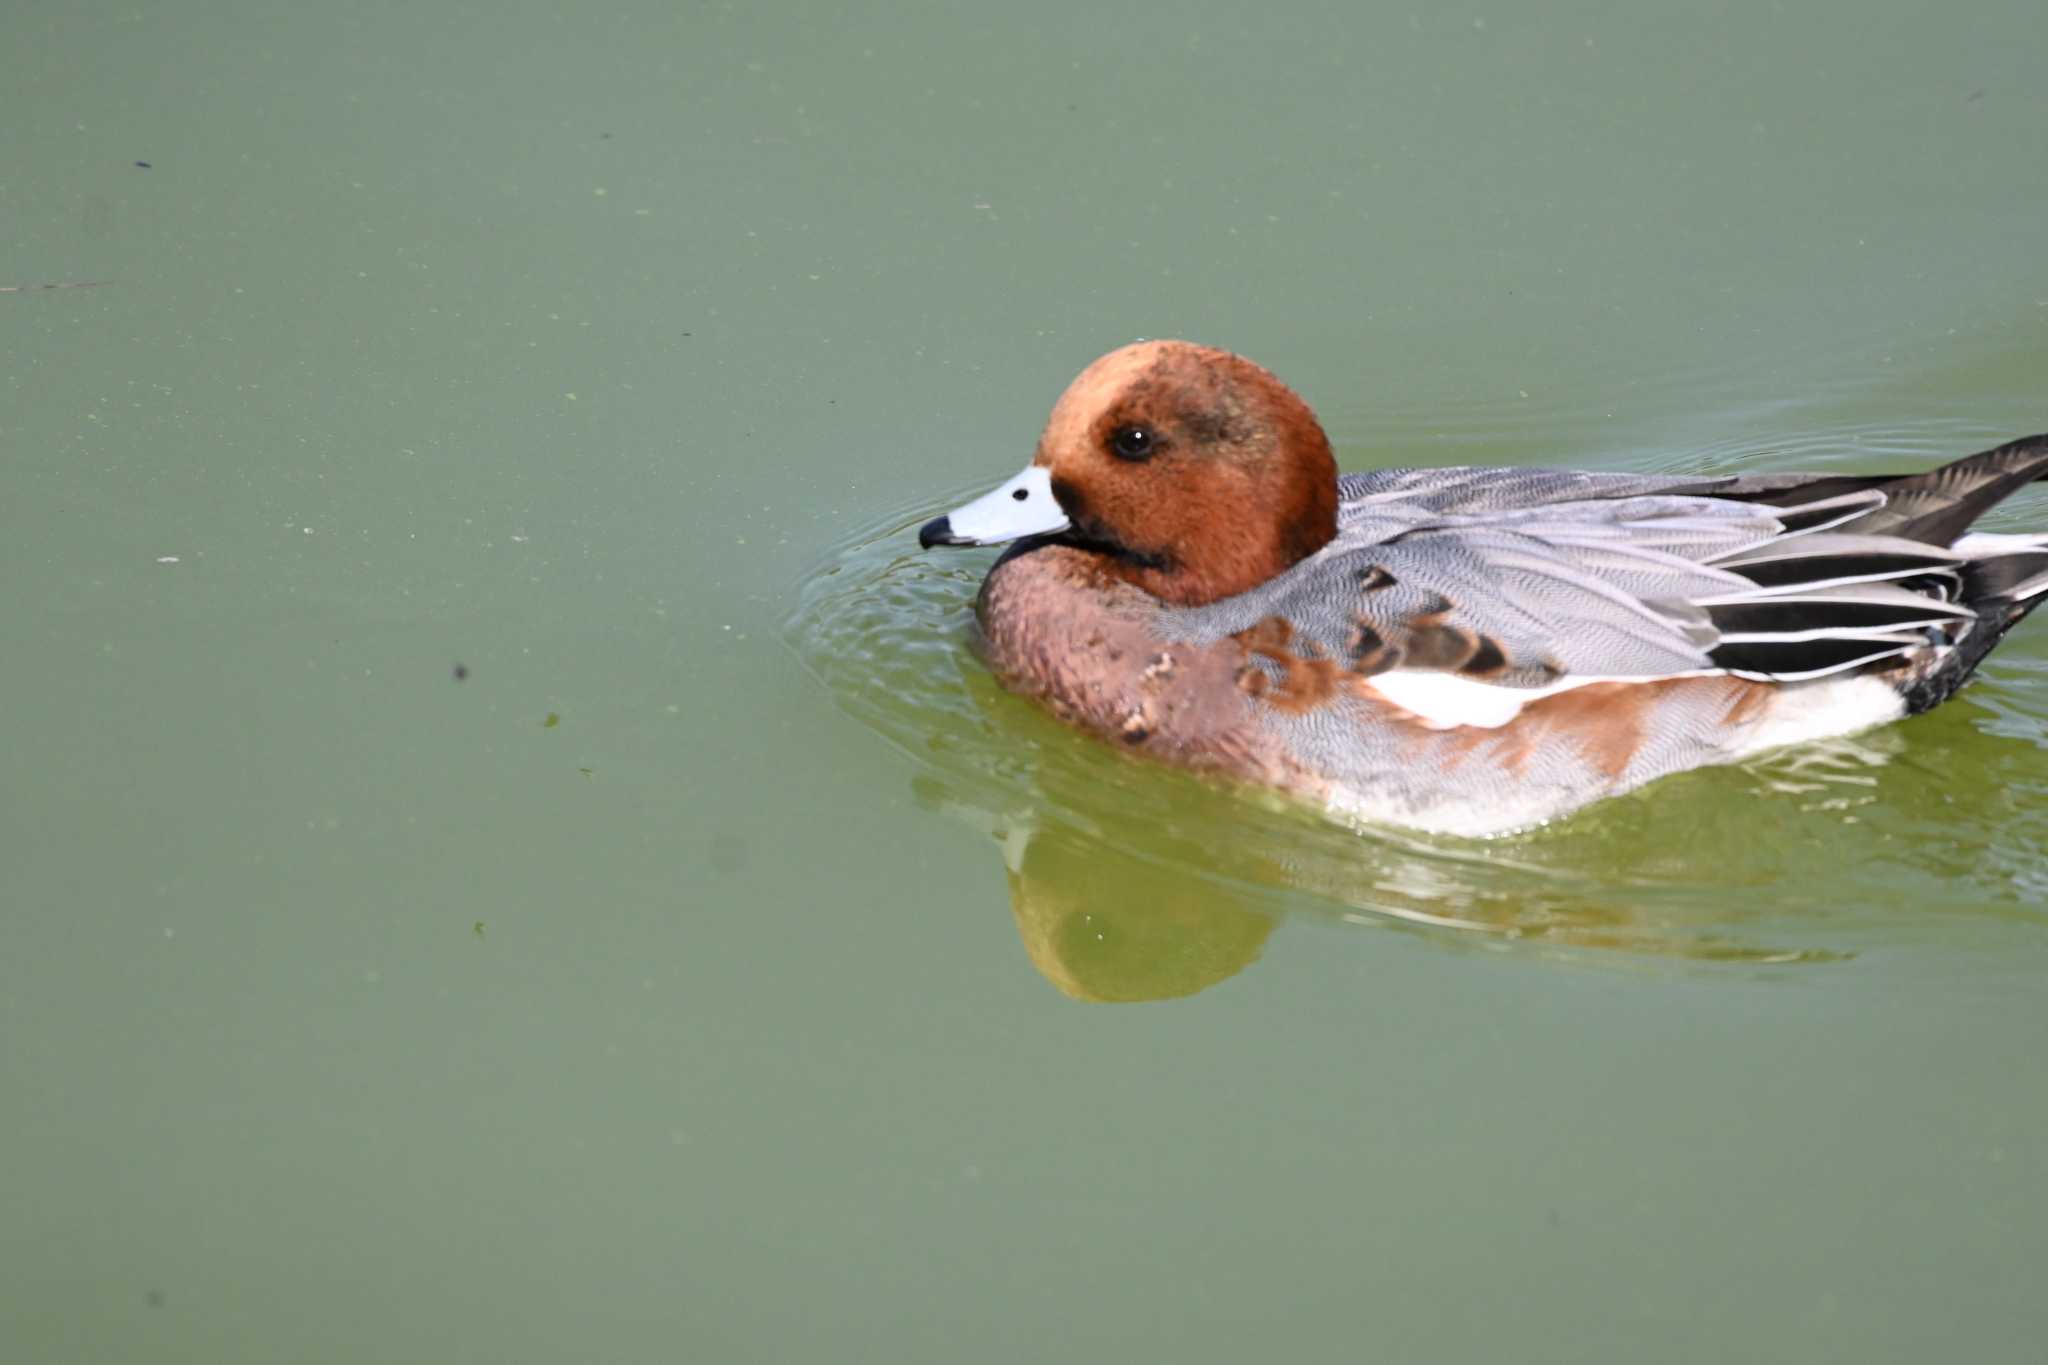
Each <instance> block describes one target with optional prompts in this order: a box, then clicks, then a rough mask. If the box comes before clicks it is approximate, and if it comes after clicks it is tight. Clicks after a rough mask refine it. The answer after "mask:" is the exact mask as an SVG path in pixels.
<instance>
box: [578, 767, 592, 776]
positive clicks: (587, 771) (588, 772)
mask: <svg viewBox="0 0 2048 1365" xmlns="http://www.w3.org/2000/svg"><path fill="white" fill-rule="evenodd" d="M576 771H577V772H579V773H582V774H583V775H584V776H585V777H588V776H590V775H591V774H592V773H593V772H595V771H597V770H596V769H595V768H578V769H577V770H576Z"/></svg>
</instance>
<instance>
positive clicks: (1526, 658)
mask: <svg viewBox="0 0 2048 1365" xmlns="http://www.w3.org/2000/svg"><path fill="white" fill-rule="evenodd" d="M2044 475H2048V436H2030V437H2027V438H2025V439H2023V440H2018V441H2013V442H2011V443H2009V444H2007V445H2003V446H2000V447H1998V448H1997V449H1995V450H1989V451H1985V452H1984V453H1982V454H1979V455H1972V456H1970V457H1968V458H1966V459H1961V460H1957V461H1956V462H1954V463H1952V464H1948V465H1944V466H1942V467H1941V468H1939V469H1935V470H1931V471H1928V472H1925V473H1920V474H1910V475H1887V474H1875V475H1868V474H1743V475H1733V476H1719V477H1689V476H1685V475H1671V474H1615V473H1584V472H1578V471H1573V470H1566V469H1549V468H1483V467H1467V468H1447V469H1382V470H1377V471H1374V472H1371V473H1365V474H1345V475H1341V476H1340V475H1339V474H1338V472H1337V465H1336V461H1335V459H1334V458H1333V456H1332V455H1331V452H1330V443H1329V440H1328V438H1327V437H1326V436H1325V435H1324V433H1323V429H1322V426H1321V424H1320V423H1318V422H1317V420H1316V417H1315V414H1314V413H1313V412H1312V411H1310V409H1309V406H1308V405H1307V404H1306V403H1305V402H1303V401H1302V399H1301V398H1300V397H1299V396H1297V395H1296V394H1295V393H1294V392H1293V390H1291V389H1289V388H1288V387H1287V386H1286V385H1285V384H1283V383H1281V382H1280V380H1279V379H1278V378H1276V377H1275V376H1274V375H1272V374H1271V373H1269V372H1268V371H1266V370H1265V369H1262V368H1261V367H1259V366H1258V365H1256V364H1254V363H1252V362H1251V361H1249V360H1246V359H1244V358H1243V357H1241V356H1237V355H1233V354H1231V353H1229V352H1227V351H1221V350H1216V349H1213V348H1211V347H1207V346H1198V345H1195V344H1193V343H1190V342H1185V341H1146V342H1140V343H1137V344H1135V345H1131V346H1125V347H1123V348H1121V349H1119V350H1115V351H1112V352H1110V353H1109V354H1108V355H1105V356H1103V357H1102V358H1101V359H1099V360H1097V361H1096V362H1095V363H1094V364H1092V365H1090V366H1089V367H1088V368H1087V369H1086V370H1083V371H1082V372H1081V374H1080V376H1079V377H1078V378H1076V379H1075V380H1074V382H1073V383H1072V385H1070V386H1069V387H1068V389H1067V391H1066V393H1065V394H1064V395H1062V396H1061V398H1060V400H1059V402H1058V403H1057V404H1056V405H1055V406H1054V408H1053V411H1052V416H1051V419H1050V420H1049V421H1048V422H1047V424H1046V427H1045V432H1044V435H1042V436H1041V437H1040V438H1039V442H1038V449H1037V453H1036V455H1035V457H1034V458H1033V460H1032V462H1031V464H1030V466H1029V467H1028V468H1026V469H1025V470H1024V471H1023V472H1022V473H1021V474H1018V475H1017V476H1016V477H1014V478H1012V479H1010V480H1009V481H1008V482H1007V483H1004V484H1002V485H1001V486H999V487H997V488H996V489H995V490H994V491H992V492H990V493H988V494H986V495H985V496H983V497H980V498H977V499H975V500H974V501H972V502H969V503H967V504H966V505H965V506H962V507H959V508H957V509H955V510H954V511H952V512H950V513H948V514H947V515H945V516H942V517H939V518H937V519H935V520H933V521H931V522H929V523H927V524H926V525H925V526H924V527H923V528H922V529H921V530H920V531H919V532H918V541H919V544H920V545H922V546H924V547H925V548H930V547H933V546H938V545H997V544H1003V543H1006V542H1014V543H1013V544H1011V547H1010V549H1009V550H1008V551H1007V552H1006V553H1005V554H1004V555H1003V556H1002V557H1001V558H1000V559H998V560H997V561H996V563H995V564H994V566H993V567H992V568H991V569H990V570H989V572H988V576H987V578H986V579H985V580H984V581H983V583H982V585H981V591H980V593H979V595H978V597H977V598H976V602H975V617H976V621H977V623H978V626H979V632H980V644H981V648H982V652H983V654H984V657H985V658H986V660H987V662H988V665H989V667H990V668H991V669H992V670H993V672H994V673H995V674H996V676H997V677H998V678H999V679H1000V680H1001V682H1002V683H1003V684H1004V685H1005V686H1006V687H1008V688H1010V689H1011V690H1013V691H1016V692H1019V693H1022V694H1024V695H1025V696H1029V697H1033V698H1036V699H1037V700H1039V701H1040V702H1042V703H1043V704H1045V705H1046V706H1047V707H1049V708H1050V709H1051V710H1052V711H1053V713H1054V714H1056V715H1058V716H1059V717H1061V718H1062V719H1064V720H1066V721H1068V722H1070V723H1072V724H1074V725H1076V726H1078V727H1080V728H1081V729H1083V730H1086V731H1088V732H1090V733H1092V734H1094V735H1097V736H1099V737H1102V738H1104V739H1106V740H1109V741H1111V742H1112V743H1114V744H1116V745H1118V746H1120V747H1123V748H1126V749H1129V750H1134V751H1138V752H1142V753H1145V754H1148V755H1151V756H1153V757H1156V758H1158V759H1161V760H1164V761H1167V762H1170V763H1175V764H1179V765H1182V766H1186V767H1191V768H1196V769H1202V770H1207V771H1211V772H1216V773H1222V774H1228V775H1231V776H1234V777H1237V778H1240V779H1244V780H1248V781H1251V782H1254V783H1258V784H1261V785H1265V786H1269V787H1275V788H1280V789H1282V790H1285V791H1289V792H1293V793H1297V794H1299V795H1301V796H1304V797H1306V798H1308V799H1309V800H1311V801H1314V802H1317V803H1320V804H1321V805H1323V806H1325V807H1328V808H1330V809H1331V810H1334V811H1337V812H1341V813H1343V814H1345V815H1348V816H1351V817H1354V818H1359V819H1364V820H1369V821H1379V822H1386V823H1391V824H1397V825H1403V826H1407V827H1410V828H1415V829H1421V830H1426V831H1432V832H1443V833H1453V834H1464V835H1488V834H1499V833H1504V832H1507V831H1511V830H1517V829H1522V828H1526V827H1529V826H1533V825H1538V824H1542V823H1544V822H1547V821H1550V820H1554V819H1557V818H1558V817H1560V816H1563V815H1565V814H1567V813H1568V812H1570V811H1573V810H1576V809H1578V808H1579V807H1581V806H1584V805H1586V804H1588V803H1589V802H1592V801H1596V800H1600V799H1602V798H1604V797H1609V796H1615V795H1618V794H1620V793H1622V792H1626V791H1629V790H1631V789H1633V788H1636V787H1640V786H1642V785H1643V784H1644V783H1646V782H1649V781H1651V780H1653V779H1655V778H1658V777H1661V776H1664V775H1666V774H1669V773H1674V772H1678V771H1681V770H1684V769H1687V768H1696V767H1701V766H1704V765H1708V764H1715V763H1727V762H1732V761H1734V760H1737V759H1740V758H1743V757H1745V756H1747V755H1749V754H1753V753H1756V752H1757V751H1759V750H1762V749H1766V748H1771V747H1774V746H1777V745H1783V744H1792V743H1798V742H1801V741H1808V740H1814V739H1820V738H1824V737H1828V736H1834V735H1842V734H1847V733H1850V732H1853V731H1857V730H1862V729H1866V728H1868V727H1870V726H1874V725H1879V724H1882V723H1884V722H1886V721H1891V720H1895V719H1898V718H1899V717H1901V716H1907V715H1913V714H1916V713H1918V712H1921V711H1925V710H1927V709H1929V708H1930V707H1933V706H1936V705H1938V704H1939V703H1941V702H1942V701H1944V700H1945V699H1947V698H1948V697H1949V696H1950V695H1951V694H1952V693H1954V692H1955V690H1956V689H1957V688H1958V687H1959V686H1961V685H1962V683H1963V681H1964V680H1965V679H1967V678H1968V677H1969V676H1970V674H1971V673H1972V671H1974V670H1975V669H1976V667H1977V665H1978V663H1979V662H1980V661H1981V660H1982V659H1983V658H1984V656H1985V655H1986V654H1987V653H1988V652H1989V651H1990V650H1991V647H1992V646H1993V645H1995V644H1996V643H1997V642H1998V640H1999V638H2000V637H2001V636H2003V635H2004V634H2005V633H2006V631H2008V630H2010V629H2011V628H2012V627H2013V626H2014V625H2015V624H2017V623H2018V622H2019V621H2020V620H2021V619H2022V618H2023V617H2025V616H2026V614H2027V613H2028V612H2029V611H2031V610H2033V609H2034V607H2035V606H2036V605H2037V604H2038V603H2039V602H2040V600H2041V599H2042V595H2043V594H2044V593H2048V535H1992V534H1985V533H1981V532H1980V533H1973V532H1971V531H1970V530H1969V528H1970V526H1971V524H1972V523H1974V522H1975V521H1976V520H1977V519H1978V518H1979V517H1980V516H1982V515H1983V514H1984V513H1985V512H1986V511H1987V510H1988V509H1990V508H1991V507H1992V506H1994V505H1996V504H1997V503H1998V502H2000V501H2001V500H2002V499H2004V498H2006V497H2007V496H2009V495H2010V494H2012V493H2013V492H2015V491H2017V490H2018V489H2020V488H2021V487H2023V486H2025V485H2026V484H2028V483H2030V482H2032V481H2033V480H2035V479H2037V478H2040V477H2043V476H2044Z"/></svg>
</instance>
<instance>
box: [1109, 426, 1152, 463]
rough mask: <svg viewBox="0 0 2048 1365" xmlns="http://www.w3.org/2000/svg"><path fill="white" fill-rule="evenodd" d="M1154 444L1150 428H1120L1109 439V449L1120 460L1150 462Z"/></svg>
mask: <svg viewBox="0 0 2048 1365" xmlns="http://www.w3.org/2000/svg"><path fill="white" fill-rule="evenodd" d="M1154 444H1155V442H1154V439H1153V436H1152V428H1150V427H1140V426H1123V427H1118V428H1117V429H1116V430H1115V431H1113V432H1111V433H1110V437H1109V448H1110V449H1111V450H1112V451H1114V452H1115V454H1116V457H1117V458H1118V459H1120V460H1149V459H1151V458H1152V447H1153V445H1154Z"/></svg>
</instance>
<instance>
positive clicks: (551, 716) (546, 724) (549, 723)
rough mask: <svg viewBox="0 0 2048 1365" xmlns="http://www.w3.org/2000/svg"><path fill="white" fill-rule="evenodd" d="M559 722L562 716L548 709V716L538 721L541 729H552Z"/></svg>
mask: <svg viewBox="0 0 2048 1365" xmlns="http://www.w3.org/2000/svg"><path fill="white" fill-rule="evenodd" d="M561 723H562V718H561V717H560V716H558V715H556V714H555V713H554V712H552V711H550V712H548V718H547V719H546V720H544V721H542V722H541V723H540V728H541V729H543V730H552V729H554V728H555V727H556V726H557V725H560V724H561Z"/></svg>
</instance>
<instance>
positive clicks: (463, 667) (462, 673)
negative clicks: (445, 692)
mask: <svg viewBox="0 0 2048 1365" xmlns="http://www.w3.org/2000/svg"><path fill="white" fill-rule="evenodd" d="M467 677H469V665H468V664H457V665H455V681H457V682H461V681H463V680H464V679H465V678H467Z"/></svg>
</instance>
